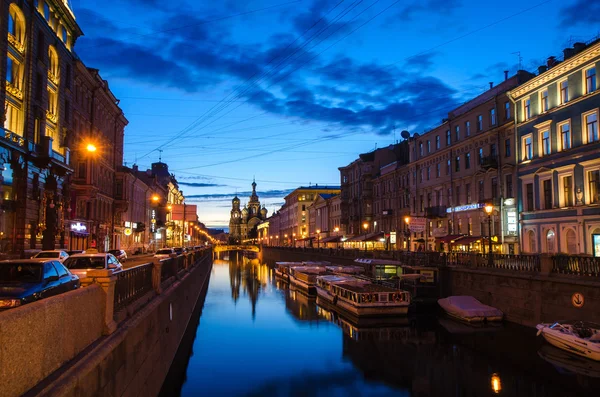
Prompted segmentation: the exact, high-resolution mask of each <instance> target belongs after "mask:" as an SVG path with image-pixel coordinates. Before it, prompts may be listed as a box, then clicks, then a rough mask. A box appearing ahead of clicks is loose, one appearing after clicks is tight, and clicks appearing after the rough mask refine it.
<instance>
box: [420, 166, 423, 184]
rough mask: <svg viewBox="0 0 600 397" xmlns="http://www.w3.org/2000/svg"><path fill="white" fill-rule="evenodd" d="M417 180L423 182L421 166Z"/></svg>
mask: <svg viewBox="0 0 600 397" xmlns="http://www.w3.org/2000/svg"><path fill="white" fill-rule="evenodd" d="M419 182H423V168H421V169H420V170H419Z"/></svg>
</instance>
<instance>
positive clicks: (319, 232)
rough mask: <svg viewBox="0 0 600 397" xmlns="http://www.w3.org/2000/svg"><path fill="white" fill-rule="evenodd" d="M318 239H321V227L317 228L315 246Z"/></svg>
mask: <svg viewBox="0 0 600 397" xmlns="http://www.w3.org/2000/svg"><path fill="white" fill-rule="evenodd" d="M320 240H321V229H317V248H319V242H320Z"/></svg>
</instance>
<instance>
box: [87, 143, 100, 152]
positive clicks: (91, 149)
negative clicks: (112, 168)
mask: <svg viewBox="0 0 600 397" xmlns="http://www.w3.org/2000/svg"><path fill="white" fill-rule="evenodd" d="M85 150H87V151H88V152H90V153H93V152H95V151H96V150H98V148H97V147H96V145H94V144H93V143H88V144H87V146H86V147H85Z"/></svg>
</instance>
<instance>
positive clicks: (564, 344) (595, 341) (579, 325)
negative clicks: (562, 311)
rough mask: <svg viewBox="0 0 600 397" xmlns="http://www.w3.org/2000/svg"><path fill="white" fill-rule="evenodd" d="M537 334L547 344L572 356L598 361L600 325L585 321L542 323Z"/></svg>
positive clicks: (599, 358)
mask: <svg viewBox="0 0 600 397" xmlns="http://www.w3.org/2000/svg"><path fill="white" fill-rule="evenodd" d="M536 328H537V329H538V332H537V334H538V335H542V336H543V337H544V339H546V341H548V343H550V344H551V345H554V346H556V347H558V348H559V349H563V350H566V351H568V352H571V353H573V354H577V355H580V356H583V357H587V358H591V359H592V360H596V361H600V324H596V323H590V322H587V321H564V322H556V323H554V324H551V323H542V324H538V325H537V326H536Z"/></svg>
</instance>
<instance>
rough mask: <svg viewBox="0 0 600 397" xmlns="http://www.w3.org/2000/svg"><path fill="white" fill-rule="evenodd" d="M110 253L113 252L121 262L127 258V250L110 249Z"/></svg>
mask: <svg viewBox="0 0 600 397" xmlns="http://www.w3.org/2000/svg"><path fill="white" fill-rule="evenodd" d="M108 253H109V254H113V255H114V256H115V258H117V259H118V260H119V262H121V263H123V262H125V261H126V260H127V252H125V250H110V251H108Z"/></svg>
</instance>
